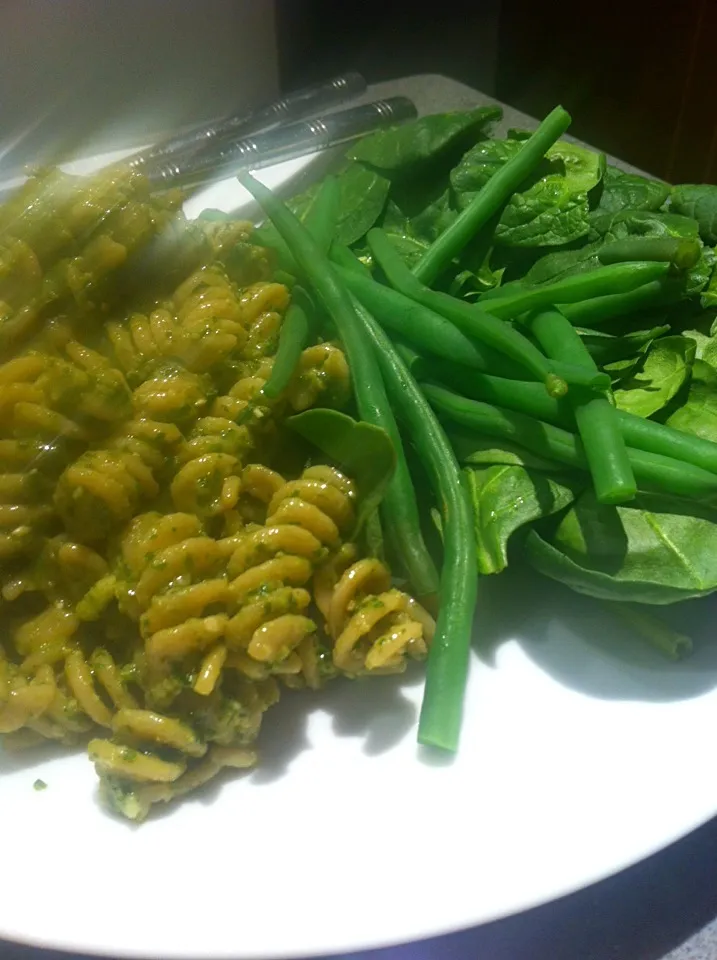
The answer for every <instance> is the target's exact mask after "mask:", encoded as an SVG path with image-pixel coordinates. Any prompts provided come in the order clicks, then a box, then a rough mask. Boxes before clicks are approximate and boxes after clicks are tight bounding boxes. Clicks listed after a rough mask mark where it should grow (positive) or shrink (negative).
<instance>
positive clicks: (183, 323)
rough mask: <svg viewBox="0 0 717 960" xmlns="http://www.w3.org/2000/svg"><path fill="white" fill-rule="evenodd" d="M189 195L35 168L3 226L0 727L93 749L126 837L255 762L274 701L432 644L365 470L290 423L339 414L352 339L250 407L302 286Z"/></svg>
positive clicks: (312, 349)
mask: <svg viewBox="0 0 717 960" xmlns="http://www.w3.org/2000/svg"><path fill="white" fill-rule="evenodd" d="M179 200H180V198H179V197H177V196H173V195H167V196H165V197H164V198H162V199H157V198H155V197H152V196H150V195H149V193H148V190H147V186H146V184H145V182H144V181H143V179H142V177H141V176H138V175H137V174H128V173H127V172H126V171H123V170H116V169H113V170H110V171H108V172H105V173H101V174H99V175H96V176H94V177H92V178H88V179H80V178H73V177H70V176H68V175H66V174H61V173H59V172H58V171H55V170H43V171H39V172H37V173H36V174H34V175H33V176H31V177H30V179H29V180H28V181H27V183H26V185H25V186H24V187H23V188H22V190H21V191H19V192H18V193H17V194H16V195H15V196H14V197H13V198H12V199H11V200H10V201H9V202H8V203H7V204H6V205H5V207H3V208H0V347H1V349H0V361H1V362H0V571H1V573H2V580H1V584H2V586H1V589H0V605H1V606H2V614H3V616H4V618H5V624H6V629H5V631H4V633H3V637H2V641H1V642H0V734H2V738H3V744H4V747H5V749H8V750H17V749H26V748H31V747H32V746H34V745H35V744H37V743H41V742H43V741H46V740H52V741H56V742H57V743H58V744H61V745H65V746H74V745H81V746H86V747H87V750H88V754H89V757H90V759H91V761H92V762H93V763H94V766H95V769H96V771H97V773H98V775H99V778H100V784H101V792H102V795H103V797H104V799H105V800H106V802H107V804H108V805H109V806H110V807H111V808H112V809H113V810H115V811H116V812H118V813H120V814H122V815H124V816H126V817H129V818H130V819H134V820H141V819H143V818H144V817H145V816H147V814H148V813H149V812H150V810H151V808H152V806H153V804H156V803H163V802H167V801H170V800H173V799H174V798H177V797H180V796H182V795H184V794H186V793H188V792H190V791H192V790H195V789H197V788H199V787H200V786H202V785H203V784H204V783H206V782H207V781H208V780H210V779H211V778H213V777H214V776H216V775H217V774H219V773H220V772H221V771H223V770H225V769H245V768H248V767H251V766H252V765H253V764H254V763H255V762H256V760H257V753H256V748H255V742H256V739H257V736H258V734H259V730H260V726H261V723H262V720H263V715H264V713H265V712H266V711H267V710H268V709H269V708H270V707H271V706H272V705H273V704H275V703H276V702H277V701H278V699H279V696H280V694H281V692H282V690H287V689H292V688H299V687H305V688H309V689H318V688H319V687H321V686H322V684H324V683H325V682H327V681H329V680H331V679H332V678H335V677H338V676H340V675H344V676H347V677H356V676H358V675H362V674H372V673H377V674H382V673H392V672H397V671H401V670H403V669H404V668H405V665H406V662H407V660H408V659H410V658H418V659H420V658H422V657H424V656H425V655H426V652H427V644H428V643H429V642H430V639H431V636H432V631H433V621H432V620H431V618H430V616H429V615H428V614H427V613H426V612H425V611H424V610H423V609H422V608H421V607H419V606H418V605H417V604H416V603H415V602H414V601H413V600H412V599H411V598H410V597H409V596H408V595H407V594H406V593H404V592H403V591H401V590H398V589H396V588H395V587H393V586H392V581H391V575H390V572H389V570H388V569H387V567H386V566H385V564H384V563H383V561H382V560H380V559H378V558H377V557H374V556H371V555H370V554H369V553H368V552H367V549H366V547H365V546H362V545H361V544H362V543H363V538H362V537H361V536H358V537H357V534H358V533H359V524H358V517H359V512H360V506H361V497H360V496H359V494H358V487H357V484H356V480H355V478H353V477H350V476H347V475H346V473H345V472H344V470H343V469H342V468H341V466H340V465H339V464H336V463H322V462H321V461H320V458H319V459H318V460H317V456H316V451H315V450H313V449H309V447H308V445H307V444H306V443H305V441H303V440H301V439H300V437H299V436H298V434H295V433H292V432H291V431H290V430H289V429H288V428H287V423H286V421H287V418H288V417H290V416H291V415H293V414H297V413H300V412H302V411H305V410H307V409H309V408H311V407H316V406H322V407H334V408H340V407H343V406H345V405H346V404H347V403H348V402H349V400H350V396H351V384H350V372H349V367H348V364H347V361H346V357H345V355H344V352H343V350H342V348H341V346H340V345H339V344H338V343H337V342H335V341H334V340H332V339H331V338H330V337H321V336H318V335H314V336H313V339H311V340H309V342H308V343H307V345H306V346H304V345H303V344H301V347H303V350H302V351H301V352H300V353H299V348H297V352H296V354H295V355H294V356H295V358H296V357H298V362H297V363H296V366H295V369H294V372H293V376H292V377H291V378H290V380H289V381H288V384H287V386H286V387H285V389H283V390H281V391H278V393H277V394H274V393H271V395H270V397H268V396H264V395H263V393H262V389H263V387H264V384H265V383H266V382H267V379H268V378H269V377H270V375H271V371H272V367H273V364H274V359H275V357H276V354H277V349H278V345H279V339H280V333H281V329H282V323H283V319H284V316H285V315H286V311H287V308H288V307H289V305H290V303H291V291H290V289H289V288H288V287H287V286H285V285H284V284H282V283H279V282H276V280H274V279H273V278H272V273H273V267H272V260H271V256H270V254H269V252H268V251H267V250H264V249H263V248H262V247H260V246H258V245H256V244H254V243H253V241H252V228H251V226H250V225H249V224H247V223H245V222H242V221H231V220H227V221H222V222H213V221H206V222H202V221H200V222H199V223H198V224H187V223H186V222H185V221H184V220H183V218H182V215H181V213H179V212H178V204H179Z"/></svg>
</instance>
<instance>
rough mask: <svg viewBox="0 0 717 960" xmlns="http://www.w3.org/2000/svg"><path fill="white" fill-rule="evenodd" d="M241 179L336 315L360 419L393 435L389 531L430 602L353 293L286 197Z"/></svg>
mask: <svg viewBox="0 0 717 960" xmlns="http://www.w3.org/2000/svg"><path fill="white" fill-rule="evenodd" d="M240 180H241V182H242V184H243V185H244V186H245V187H246V188H247V190H249V192H250V193H251V194H252V195H253V196H254V197H255V198H256V199H257V200H258V202H259V203H260V204H261V206H262V207H263V209H264V211H265V213H266V214H267V216H268V217H269V219H270V220H271V221H272V223H273V224H274V226H275V227H276V229H277V231H278V232H279V234H280V235H281V236H282V238H283V240H284V242H285V243H286V244H287V246H288V247H289V250H290V252H291V254H292V256H293V257H294V259H295V260H296V262H297V264H298V266H299V267H300V269H301V270H302V272H303V273H304V275H305V277H306V279H307V280H308V281H309V282H310V283H311V285H312V287H313V289H314V290H315V292H316V294H317V296H318V297H319V298H320V300H321V302H322V303H323V305H324V307H325V309H326V311H327V313H328V314H329V315H330V316H331V317H332V318H333V320H334V323H335V324H336V328H337V330H338V332H339V336H340V337H341V341H342V343H343V345H344V348H345V350H346V354H347V357H348V361H349V368H350V370H351V378H352V382H353V388H354V393H355V396H356V405H357V406H358V410H359V414H360V416H361V418H362V419H363V420H366V421H367V422H368V423H373V424H375V425H377V426H379V427H382V428H383V429H384V430H385V431H386V432H387V433H388V435H389V437H390V438H391V442H392V443H393V446H394V449H395V451H396V460H397V465H396V471H395V473H394V476H393V477H392V480H391V483H390V484H389V488H388V490H387V491H386V495H385V497H384V504H385V507H386V509H385V511H384V519H385V526H386V532H387V535H388V536H389V539H390V541H391V543H392V544H400V550H401V552H400V556H401V558H402V561H403V563H404V564H405V567H406V570H407V573H408V576H409V579H410V581H411V584H412V586H413V588H414V590H415V591H416V592H417V593H418V595H419V596H420V597H421V598H427V599H428V602H429V603H431V602H432V598H433V597H434V595H435V594H436V593H437V591H438V586H439V583H438V573H437V571H436V568H435V565H434V563H433V560H432V559H431V556H430V554H429V552H428V549H427V548H426V545H425V543H424V541H423V535H422V533H421V528H420V522H419V515H418V504H417V501H416V493H415V490H414V489H413V484H412V482H411V478H410V474H409V471H408V465H407V463H406V458H405V453H404V450H403V446H402V444H401V438H400V435H399V432H398V426H397V424H396V420H395V418H394V416H393V412H392V410H391V405H390V403H389V401H388V397H387V396H386V389H385V387H384V384H383V380H382V377H381V373H380V370H379V368H378V364H377V362H376V357H375V356H374V353H373V350H372V349H371V346H370V344H369V343H368V342H367V340H366V337H365V335H364V334H363V333H362V331H361V327H360V325H359V323H358V322H357V317H356V311H355V308H354V304H353V302H352V300H351V296H350V294H349V292H348V290H346V288H345V287H344V286H343V284H341V282H340V281H339V280H338V279H337V277H336V275H335V273H334V269H333V267H332V265H331V264H330V263H329V261H328V260H327V259H326V257H324V256H323V255H322V254H321V251H320V250H319V248H318V247H317V246H316V243H315V241H314V239H313V237H312V236H311V234H310V233H309V232H308V231H307V230H306V228H305V227H304V225H303V224H302V223H300V222H299V220H298V219H297V218H296V217H295V216H294V214H293V213H292V212H291V211H290V210H289V209H288V208H287V207H286V206H285V205H284V204H283V203H282V202H281V200H280V199H279V198H278V197H276V196H275V195H274V194H273V193H272V192H271V191H270V190H268V189H267V188H266V187H265V186H264V185H263V184H261V183H259V182H258V181H256V180H255V179H254V178H253V177H252V176H250V175H249V174H243V175H242V176H240ZM389 527H390V530H389Z"/></svg>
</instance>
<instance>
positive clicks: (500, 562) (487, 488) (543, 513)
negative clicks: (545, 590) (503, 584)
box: [463, 466, 573, 574]
mask: <svg viewBox="0 0 717 960" xmlns="http://www.w3.org/2000/svg"><path fill="white" fill-rule="evenodd" d="M463 473H464V476H465V478H466V482H467V486H468V491H469V493H470V496H471V500H472V501H473V513H474V517H475V538H476V551H477V554H478V570H479V572H480V573H485V574H490V573H500V572H501V570H505V568H506V567H507V566H508V541H509V539H510V537H511V535H512V534H513V533H514V532H515V531H516V530H518V529H519V528H520V527H523V526H525V525H526V524H528V523H532V522H533V521H534V520H538V519H540V518H541V517H547V516H550V515H551V514H553V513H557V512H558V511H559V510H563V509H564V508H565V507H567V506H568V505H569V504H570V503H572V501H573V491H572V490H571V489H570V488H569V487H566V486H563V485H562V484H559V483H556V482H555V481H554V480H552V479H551V478H550V477H547V476H544V475H543V474H540V473H530V472H529V471H528V470H526V469H525V468H524V467H518V466H514V467H510V466H492V467H481V468H478V469H475V468H469V469H466V470H464V471H463Z"/></svg>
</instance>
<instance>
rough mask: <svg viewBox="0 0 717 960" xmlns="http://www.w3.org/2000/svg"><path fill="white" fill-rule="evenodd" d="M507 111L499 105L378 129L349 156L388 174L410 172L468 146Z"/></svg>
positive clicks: (438, 114) (351, 150)
mask: <svg viewBox="0 0 717 960" xmlns="http://www.w3.org/2000/svg"><path fill="white" fill-rule="evenodd" d="M502 116H503V111H502V110H501V108H500V107H498V106H491V107H478V108H477V109H476V110H469V111H468V112H453V113H434V114H432V115H431V116H428V117H423V118H421V119H420V120H416V121H414V122H413V123H407V124H403V125H402V126H399V127H390V128H389V129H387V130H377V131H376V133H372V134H371V135H370V136H368V137H364V138H363V139H362V140H359V141H358V143H357V144H356V145H355V146H353V147H351V149H350V150H349V151H348V154H347V156H348V157H350V158H351V159H353V160H360V161H361V162H362V163H366V164H368V165H369V166H371V167H375V168H376V169H377V170H380V171H383V172H385V173H390V174H394V175H395V174H397V173H404V174H405V173H408V171H409V170H412V169H413V168H414V167H416V166H421V165H423V164H425V163H426V162H428V161H432V160H435V159H436V158H439V157H441V156H442V155H444V154H446V153H449V152H450V151H451V150H453V149H454V148H455V147H456V146H457V145H458V146H460V145H461V144H464V145H465V146H467V145H468V144H470V143H474V142H475V140H476V139H477V137H479V136H480V135H482V134H484V133H485V131H486V130H487V129H488V128H489V126H490V124H492V123H493V122H494V121H495V120H500V118H501V117H502Z"/></svg>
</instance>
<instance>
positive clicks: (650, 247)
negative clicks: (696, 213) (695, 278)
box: [597, 237, 702, 270]
mask: <svg viewBox="0 0 717 960" xmlns="http://www.w3.org/2000/svg"><path fill="white" fill-rule="evenodd" d="M701 252H702V247H701V244H700V241H699V240H698V239H697V238H696V237H626V238H625V239H623V240H613V241H612V243H606V244H605V246H604V247H601V248H600V249H599V250H598V254H597V255H598V260H599V261H600V263H604V264H611V263H627V262H630V261H632V262H637V261H646V260H661V261H664V262H665V263H671V264H672V265H673V267H677V269H678V270H689V268H690V267H694V265H695V264H696V263H697V261H698V260H699V259H700V254H701Z"/></svg>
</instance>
